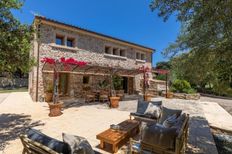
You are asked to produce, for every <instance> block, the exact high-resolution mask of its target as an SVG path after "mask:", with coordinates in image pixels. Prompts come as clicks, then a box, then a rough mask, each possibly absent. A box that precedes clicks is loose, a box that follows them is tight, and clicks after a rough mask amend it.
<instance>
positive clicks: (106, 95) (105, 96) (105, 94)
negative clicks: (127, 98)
mask: <svg viewBox="0 0 232 154" xmlns="http://www.w3.org/2000/svg"><path fill="white" fill-rule="evenodd" d="M108 101H109V92H108V91H101V92H100V95H99V102H108Z"/></svg>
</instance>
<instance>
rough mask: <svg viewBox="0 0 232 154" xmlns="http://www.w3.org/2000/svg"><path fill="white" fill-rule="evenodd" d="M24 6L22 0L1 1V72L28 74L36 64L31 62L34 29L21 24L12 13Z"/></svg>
mask: <svg viewBox="0 0 232 154" xmlns="http://www.w3.org/2000/svg"><path fill="white" fill-rule="evenodd" d="M22 5H23V1H22V0H1V1H0V72H9V73H13V72H15V71H17V70H20V71H22V72H27V71H28V70H29V68H30V66H31V65H33V64H34V61H33V59H30V60H29V51H30V48H31V40H32V37H33V35H32V34H33V28H32V27H31V26H29V25H26V24H21V23H20V22H19V20H17V19H16V18H15V17H14V16H13V14H12V12H11V11H12V10H19V9H20V8H21V7H22Z"/></svg>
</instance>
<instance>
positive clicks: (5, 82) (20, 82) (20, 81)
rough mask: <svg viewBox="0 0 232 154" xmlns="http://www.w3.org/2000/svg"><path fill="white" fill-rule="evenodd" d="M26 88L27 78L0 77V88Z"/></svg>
mask: <svg viewBox="0 0 232 154" xmlns="http://www.w3.org/2000/svg"><path fill="white" fill-rule="evenodd" d="M27 86H28V79H27V78H12V79H10V78H6V77H0V88H1V89H4V88H11V87H12V88H13V87H15V88H19V87H27Z"/></svg>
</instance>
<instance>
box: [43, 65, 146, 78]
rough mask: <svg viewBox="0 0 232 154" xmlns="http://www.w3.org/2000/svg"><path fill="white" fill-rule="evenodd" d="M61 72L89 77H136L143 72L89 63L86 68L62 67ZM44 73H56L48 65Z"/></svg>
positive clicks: (135, 69)
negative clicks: (112, 75)
mask: <svg viewBox="0 0 232 154" xmlns="http://www.w3.org/2000/svg"><path fill="white" fill-rule="evenodd" d="M59 68H61V69H60V70H57V72H58V73H73V74H88V75H104V76H105V75H111V74H114V75H120V76H135V75H138V74H141V71H140V70H139V69H138V68H134V69H128V68H123V67H121V66H111V65H108V64H106V65H96V64H91V63H88V64H87V65H84V66H75V65H69V66H60V67H59ZM42 72H43V73H54V71H53V66H51V65H50V64H48V63H46V64H44V66H43V69H42Z"/></svg>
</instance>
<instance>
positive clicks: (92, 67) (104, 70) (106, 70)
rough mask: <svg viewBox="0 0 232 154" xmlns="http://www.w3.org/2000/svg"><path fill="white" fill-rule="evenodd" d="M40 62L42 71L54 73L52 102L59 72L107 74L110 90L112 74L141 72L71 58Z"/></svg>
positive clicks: (45, 59) (127, 74) (56, 96)
mask: <svg viewBox="0 0 232 154" xmlns="http://www.w3.org/2000/svg"><path fill="white" fill-rule="evenodd" d="M41 62H43V63H44V65H43V67H42V72H43V73H53V74H54V85H55V86H54V96H53V98H54V99H53V100H54V103H55V102H57V100H58V88H57V87H58V78H59V76H58V74H59V73H74V74H79V75H82V74H83V75H84V74H88V75H102V76H106V75H108V76H109V78H110V92H111V94H112V91H113V90H114V87H113V83H112V77H113V75H118V76H135V75H138V74H141V73H142V72H141V70H139V69H137V68H134V69H127V68H123V67H120V66H119V65H118V66H112V65H109V64H107V65H96V64H92V63H89V62H85V61H77V60H75V59H73V58H68V59H65V58H63V57H62V58H60V59H53V58H47V57H45V58H43V59H42V60H41Z"/></svg>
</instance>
